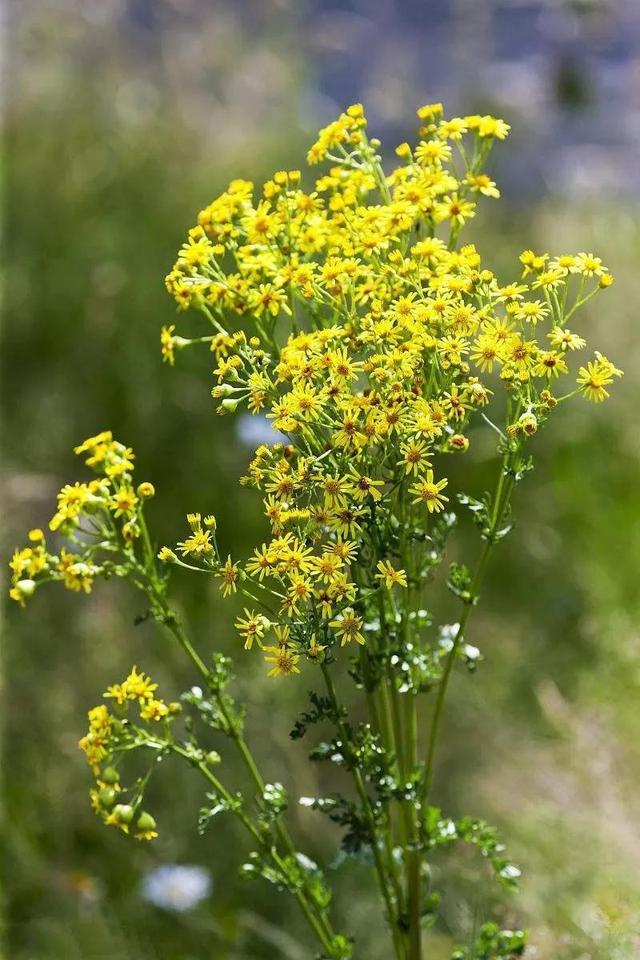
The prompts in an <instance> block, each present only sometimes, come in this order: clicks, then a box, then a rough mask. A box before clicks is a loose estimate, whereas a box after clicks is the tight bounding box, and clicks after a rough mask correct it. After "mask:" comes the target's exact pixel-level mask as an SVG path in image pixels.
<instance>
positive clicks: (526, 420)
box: [516, 413, 538, 436]
mask: <svg viewBox="0 0 640 960" xmlns="http://www.w3.org/2000/svg"><path fill="white" fill-rule="evenodd" d="M516 426H517V427H518V428H519V429H520V430H522V431H523V433H526V434H527V435H528V436H531V435H532V434H534V433H535V432H536V430H537V429H538V421H537V420H536V418H535V417H534V415H533V414H532V413H523V414H522V416H521V417H520V419H519V420H518V422H517V424H516Z"/></svg>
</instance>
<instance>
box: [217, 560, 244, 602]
mask: <svg viewBox="0 0 640 960" xmlns="http://www.w3.org/2000/svg"><path fill="white" fill-rule="evenodd" d="M219 576H220V578H221V581H222V582H221V583H220V590H221V591H222V596H223V597H228V596H229V594H230V593H235V592H236V590H237V589H238V579H239V577H240V573H239V570H238V564H237V563H232V561H231V557H227V559H226V561H225V564H224V566H223V567H222V569H221V570H220V573H219Z"/></svg>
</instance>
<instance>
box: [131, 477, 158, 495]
mask: <svg viewBox="0 0 640 960" xmlns="http://www.w3.org/2000/svg"><path fill="white" fill-rule="evenodd" d="M136 492H137V494H138V496H139V497H142V498H143V499H144V500H148V499H149V498H150V497H153V496H155V492H156V488H155V487H154V485H153V484H152V483H149V482H148V481H147V480H145V481H144V482H143V483H141V484H139V485H138V489H137V491H136Z"/></svg>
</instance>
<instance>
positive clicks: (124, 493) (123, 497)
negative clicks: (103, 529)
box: [111, 487, 138, 517]
mask: <svg viewBox="0 0 640 960" xmlns="http://www.w3.org/2000/svg"><path fill="white" fill-rule="evenodd" d="M137 504H138V498H137V496H136V495H135V492H134V490H133V488H132V487H120V488H119V489H118V490H116V492H115V493H114V494H113V496H112V497H111V509H112V510H113V514H114V516H115V517H121V516H122V515H123V514H127V515H129V514H131V513H133V511H134V510H135V508H136V506H137Z"/></svg>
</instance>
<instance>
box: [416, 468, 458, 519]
mask: <svg viewBox="0 0 640 960" xmlns="http://www.w3.org/2000/svg"><path fill="white" fill-rule="evenodd" d="M448 483H449V481H448V480H446V479H442V480H438V481H437V482H435V481H434V479H433V470H427V473H426V476H425V479H424V480H422V481H421V482H420V483H416V484H415V485H414V486H413V487H410V488H409V490H410V492H411V493H413V494H414V497H415V499H414V500H413V501H412V502H413V503H414V504H416V503H424V504H425V506H426V508H427V510H428V511H429V513H439V511H440V510H443V509H444V505H445V503H446V502H447V501H448V499H449V498H448V497H445V495H444V494H443V493H442V492H441V491H442V490H444V488H445V487H446V486H447V484H448Z"/></svg>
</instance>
